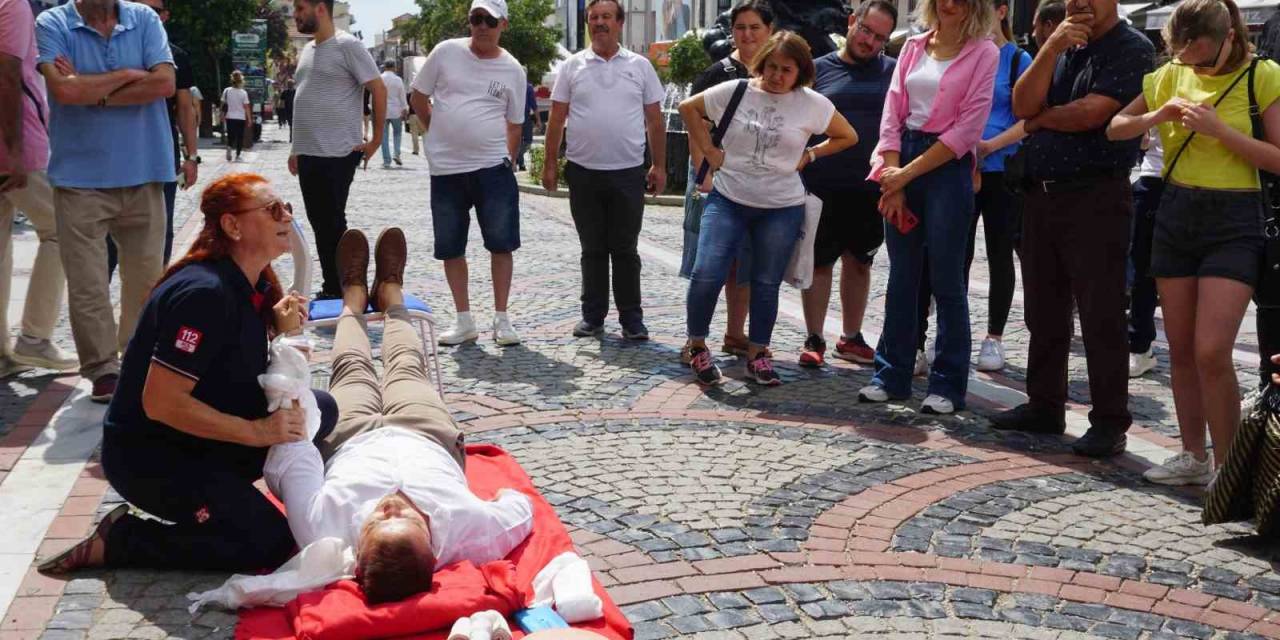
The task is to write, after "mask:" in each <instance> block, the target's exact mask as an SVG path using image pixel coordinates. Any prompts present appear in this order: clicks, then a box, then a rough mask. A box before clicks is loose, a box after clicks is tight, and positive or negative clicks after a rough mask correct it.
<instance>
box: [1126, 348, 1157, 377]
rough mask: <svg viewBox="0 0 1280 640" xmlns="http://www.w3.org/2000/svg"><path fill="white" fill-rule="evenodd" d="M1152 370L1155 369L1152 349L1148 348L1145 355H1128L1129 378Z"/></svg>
mask: <svg viewBox="0 0 1280 640" xmlns="http://www.w3.org/2000/svg"><path fill="white" fill-rule="evenodd" d="M1154 368H1156V354H1155V350H1154V349H1153V348H1151V347H1148V348H1147V352H1146V353H1130V354H1129V377H1130V378H1137V377H1139V376H1141V375H1142V374H1144V373H1146V372H1148V371H1150V370H1152V369H1154Z"/></svg>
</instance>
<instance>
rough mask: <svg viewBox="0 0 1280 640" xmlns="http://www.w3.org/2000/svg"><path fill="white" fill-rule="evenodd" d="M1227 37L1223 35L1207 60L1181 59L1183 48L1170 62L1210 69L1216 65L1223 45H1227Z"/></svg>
mask: <svg viewBox="0 0 1280 640" xmlns="http://www.w3.org/2000/svg"><path fill="white" fill-rule="evenodd" d="M1227 39H1228V38H1227V36H1223V38H1222V40H1221V41H1220V42H1218V50H1217V52H1215V53H1214V54H1213V57H1212V58H1209V59H1208V60H1205V61H1202V62H1187V61H1185V60H1183V59H1182V53H1185V49H1184V50H1183V52H1182V53H1179V54H1178V57H1177V58H1174V59H1173V60H1171V61H1170V62H1171V63H1172V64H1175V65H1178V66H1183V67H1195V68H1197V69H1212V68H1214V67H1215V66H1217V65H1218V58H1219V57H1221V56H1222V49H1223V47H1226V46H1227Z"/></svg>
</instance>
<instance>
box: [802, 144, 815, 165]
mask: <svg viewBox="0 0 1280 640" xmlns="http://www.w3.org/2000/svg"><path fill="white" fill-rule="evenodd" d="M804 151H805V153H807V154H809V162H817V161H818V154H817V153H814V151H813V147H809V148H808V149H805V150H804Z"/></svg>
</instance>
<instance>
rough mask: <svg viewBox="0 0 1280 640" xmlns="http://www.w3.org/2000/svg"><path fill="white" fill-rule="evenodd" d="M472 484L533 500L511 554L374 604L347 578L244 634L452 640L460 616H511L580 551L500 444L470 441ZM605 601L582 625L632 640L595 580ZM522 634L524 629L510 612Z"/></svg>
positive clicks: (244, 615) (260, 616)
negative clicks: (599, 613) (538, 582)
mask: <svg viewBox="0 0 1280 640" xmlns="http://www.w3.org/2000/svg"><path fill="white" fill-rule="evenodd" d="M467 482H468V484H469V485H470V486H471V490H472V491H473V492H475V494H476V495H477V496H480V497H481V498H484V499H486V500H488V499H492V498H493V497H494V496H495V495H496V494H497V492H498V490H499V489H501V488H503V487H510V488H512V489H516V490H518V491H521V492H523V493H524V494H525V495H528V496H529V498H530V499H531V500H532V501H533V520H534V525H533V533H532V534H530V535H529V538H528V539H527V540H525V541H524V542H523V543H521V544H520V546H518V547H516V549H515V550H514V551H512V552H511V553H510V555H508V556H507V558H506V559H505V560H502V561H499V562H492V563H489V564H487V565H484V566H483V567H476V566H474V565H472V564H471V563H469V562H461V563H457V564H454V565H451V566H449V567H445V568H443V569H441V570H440V571H437V572H436V575H435V580H434V583H433V585H432V590H431V591H430V592H428V593H425V594H421V595H419V596H415V597H413V598H409V599H408V600H403V601H401V602H395V603H391V604H383V605H377V606H373V607H370V606H368V605H367V604H365V601H364V596H363V595H362V594H361V593H360V589H359V587H357V586H356V584H355V583H354V582H351V581H348V580H344V581H340V582H336V583H334V584H331V585H329V586H328V587H327V588H325V589H324V590H321V591H316V592H312V593H306V594H303V595H301V596H299V597H298V598H297V599H295V600H294V601H293V602H290V603H289V604H288V605H287V606H286V607H285V608H283V609H281V608H276V607H258V608H256V609H245V610H241V612H240V622H239V624H238V625H236V634H235V637H236V639H237V640H249V639H255V640H256V639H266V640H285V639H289V638H298V639H300V640H347V639H350V638H385V637H406V638H422V639H425V640H436V639H439V640H444V639H445V638H446V636H447V635H448V632H449V627H450V626H452V624H453V622H454V621H455V620H456V619H457V618H459V617H461V616H463V615H469V614H470V613H474V612H476V611H480V610H484V609H497V610H499V611H503V612H505V613H508V614H510V613H511V612H512V611H514V610H516V609H519V608H522V607H523V605H524V603H526V602H528V600H529V599H530V598H531V597H532V595H533V586H532V585H533V578H534V576H536V575H537V574H538V571H540V570H541V569H542V567H544V566H546V564H547V563H548V562H550V561H551V559H552V558H554V557H556V556H557V555H560V554H561V553H563V552H565V551H573V550H574V548H573V540H572V539H570V538H569V532H568V531H567V530H565V528H564V524H562V523H561V522H560V519H559V517H557V516H556V512H555V509H554V508H553V507H552V506H551V504H550V503H548V502H547V501H546V499H545V498H543V497H542V495H541V494H539V493H538V490H537V489H536V488H535V487H534V486H533V482H532V481H531V480H530V479H529V476H528V475H527V474H525V472H524V469H522V468H520V465H519V463H517V462H516V461H515V458H512V457H511V456H510V455H509V454H508V453H507V452H505V451H503V450H502V449H500V448H498V447H495V446H492V445H468V446H467ZM592 582H593V584H594V586H595V591H596V595H598V596H600V599H601V600H603V601H604V617H603V618H601V619H599V620H595V621H592V622H586V623H582V624H576V625H574V626H575V627H577V628H580V629H587V630H590V631H595V632H596V633H599V634H601V635H604V636H605V637H608V638H613V639H614V640H631V638H632V629H631V623H629V622H627V618H626V616H625V615H623V613H622V611H621V610H620V609H618V606H617V605H616V604H614V602H613V600H611V599H610V598H609V594H608V593H606V592H605V590H604V587H602V586H600V582H599V581H597V580H595V579H594V578H592ZM508 623H510V624H511V626H512V632H513V635H514V636H515V637H516V638H522V637H524V634H523V633H522V632H521V631H520V630H519V629H517V628H515V624H514V623H513V622H511V620H510V618H508Z"/></svg>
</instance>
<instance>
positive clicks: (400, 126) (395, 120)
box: [382, 60, 409, 169]
mask: <svg viewBox="0 0 1280 640" xmlns="http://www.w3.org/2000/svg"><path fill="white" fill-rule="evenodd" d="M382 84H384V85H386V87H387V126H388V127H390V128H391V134H390V135H383V137H382V168H383V169H386V168H389V167H390V166H391V161H392V160H395V161H396V164H397V165H403V164H404V163H403V162H400V135H401V134H402V133H403V132H404V119H405V118H407V117H408V116H409V98H408V97H407V96H405V93H404V80H401V79H400V76H398V75H396V62H395V60H387V61H386V62H384V63H382Z"/></svg>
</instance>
